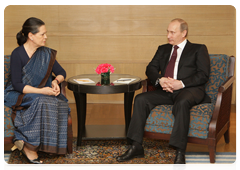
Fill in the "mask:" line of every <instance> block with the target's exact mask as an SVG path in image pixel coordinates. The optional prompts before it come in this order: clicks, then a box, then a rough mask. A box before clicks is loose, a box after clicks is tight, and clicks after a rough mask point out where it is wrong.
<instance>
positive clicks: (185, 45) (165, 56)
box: [117, 18, 211, 164]
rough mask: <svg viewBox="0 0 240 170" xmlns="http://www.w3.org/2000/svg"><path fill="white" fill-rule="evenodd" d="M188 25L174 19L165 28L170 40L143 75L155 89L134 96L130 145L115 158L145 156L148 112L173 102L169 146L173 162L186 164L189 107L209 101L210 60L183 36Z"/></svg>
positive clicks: (204, 50)
mask: <svg viewBox="0 0 240 170" xmlns="http://www.w3.org/2000/svg"><path fill="white" fill-rule="evenodd" d="M187 33H188V25H187V23H186V22H185V21H184V20H182V19H179V18H177V19H174V20H172V21H171V22H170V24H169V26H168V28H167V38H168V41H169V43H168V44H165V45H161V46H159V47H158V50H157V52H156V54H155V56H154V57H153V59H152V61H151V62H150V63H149V64H148V66H147V69H146V75H147V77H148V79H150V81H151V83H152V84H154V85H155V86H158V89H157V90H156V91H151V92H147V93H141V94H139V95H137V96H136V97H135V101H134V109H133V115H132V119H131V122H130V126H129V130H128V134H127V138H128V140H129V141H130V143H131V146H130V148H129V149H128V150H127V151H126V152H125V153H124V154H123V155H121V156H118V157H117V160H118V161H120V162H121V161H127V160H131V159H133V158H135V157H144V150H143V147H142V140H143V133H144V127H145V124H146V119H147V118H148V116H149V114H150V111H151V110H152V109H153V108H154V107H155V106H157V105H166V104H168V105H173V110H172V114H173V115H174V117H175V122H174V126H173V130H172V134H171V137H170V140H169V145H171V146H173V147H175V148H176V158H175V161H174V163H175V164H184V163H185V150H186V146H187V136H188V130H189V123H190V109H191V108H192V107H193V106H194V105H197V104H200V103H205V102H211V101H210V98H209V97H208V96H207V95H206V93H205V84H206V83H207V81H208V78H209V72H210V59H209V54H208V51H207V48H206V46H205V45H201V44H193V43H191V42H189V41H188V40H187V39H186V37H187Z"/></svg>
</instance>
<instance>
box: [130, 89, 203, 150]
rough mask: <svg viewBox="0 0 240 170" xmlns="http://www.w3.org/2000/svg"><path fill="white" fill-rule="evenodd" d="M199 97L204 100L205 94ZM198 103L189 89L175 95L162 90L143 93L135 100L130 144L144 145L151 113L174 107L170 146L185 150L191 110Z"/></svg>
mask: <svg viewBox="0 0 240 170" xmlns="http://www.w3.org/2000/svg"><path fill="white" fill-rule="evenodd" d="M198 97H200V98H202V99H203V98H204V92H203V93H202V94H199V96H198ZM198 103H199V102H196V101H195V99H194V97H193V95H192V94H191V92H189V91H188V89H187V88H185V89H181V90H177V91H174V92H173V93H170V92H165V91H163V90H162V89H158V90H156V91H150V92H146V93H141V94H139V95H137V96H136V97H135V100H134V108H133V115H132V118H131V122H130V125H129V130H128V133H127V138H128V139H130V142H131V141H136V142H138V143H142V141H143V134H144V127H145V124H146V119H147V118H148V116H149V114H150V111H151V110H152V109H153V108H154V107H156V106H157V105H173V110H172V114H173V115H174V118H175V122H174V126H173V130H172V134H171V137H170V141H169V145H172V146H174V147H177V148H180V149H184V150H185V149H186V146H187V136H188V131H189V123H190V109H191V108H192V107H193V106H194V105H196V104H198Z"/></svg>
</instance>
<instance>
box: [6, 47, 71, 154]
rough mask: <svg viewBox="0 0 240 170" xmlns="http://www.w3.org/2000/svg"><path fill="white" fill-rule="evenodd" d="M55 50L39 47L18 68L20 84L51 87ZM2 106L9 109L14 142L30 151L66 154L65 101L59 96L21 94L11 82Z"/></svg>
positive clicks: (66, 116)
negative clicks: (21, 66) (26, 61)
mask: <svg viewBox="0 0 240 170" xmlns="http://www.w3.org/2000/svg"><path fill="white" fill-rule="evenodd" d="M55 58H56V51H55V50H52V49H50V48H47V47H40V48H38V49H37V51H36V52H35V53H34V55H33V56H32V58H31V59H30V60H29V62H28V63H27V64H26V65H25V66H24V67H23V69H22V82H23V84H26V85H30V86H33V87H38V88H42V87H51V82H52V67H53V64H54V62H55ZM4 105H6V106H8V107H12V108H13V113H12V120H13V122H14V126H15V130H14V134H15V139H14V140H23V141H24V143H25V146H26V147H27V148H28V149H30V150H34V151H43V152H49V153H56V154H66V153H67V121H68V113H69V107H68V103H67V99H66V98H65V97H64V96H63V95H62V94H59V95H58V96H48V95H43V94H33V93H28V94H22V93H19V92H17V91H15V90H14V88H13V86H12V83H11V80H9V82H8V84H7V88H6V89H5V90H4Z"/></svg>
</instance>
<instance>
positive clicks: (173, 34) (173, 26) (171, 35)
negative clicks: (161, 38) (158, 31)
mask: <svg viewBox="0 0 240 170" xmlns="http://www.w3.org/2000/svg"><path fill="white" fill-rule="evenodd" d="M186 33H187V31H186V30H184V31H183V32H181V30H180V23H179V22H178V21H173V22H171V23H170V24H169V25H168V29H167V38H168V42H169V44H172V45H178V44H180V43H181V42H183V41H184V40H185V39H186V38H185V35H186Z"/></svg>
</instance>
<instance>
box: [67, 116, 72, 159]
mask: <svg viewBox="0 0 240 170" xmlns="http://www.w3.org/2000/svg"><path fill="white" fill-rule="evenodd" d="M72 144H73V132H72V118H71V115H68V131H67V152H68V153H69V154H72Z"/></svg>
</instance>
